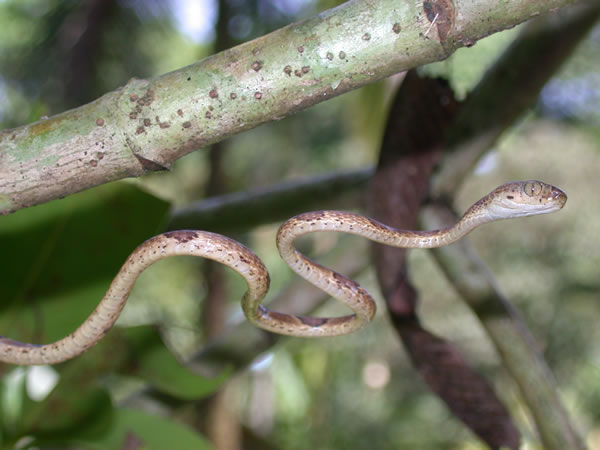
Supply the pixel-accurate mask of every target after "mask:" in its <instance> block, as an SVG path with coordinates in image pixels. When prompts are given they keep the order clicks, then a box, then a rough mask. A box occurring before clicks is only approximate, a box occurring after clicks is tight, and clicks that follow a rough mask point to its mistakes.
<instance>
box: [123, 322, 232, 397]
mask: <svg viewBox="0 0 600 450" xmlns="http://www.w3.org/2000/svg"><path fill="white" fill-rule="evenodd" d="M123 331H124V332H125V335H126V336H127V338H128V340H129V341H130V344H131V345H133V347H134V348H135V350H133V354H132V356H131V360H132V361H135V363H134V364H131V365H130V366H132V367H133V368H130V369H129V371H128V374H130V375H135V376H139V377H141V378H143V379H144V380H146V381H147V382H148V383H150V384H151V385H152V386H154V387H155V388H156V389H158V390H159V391H161V392H163V393H166V394H169V395H171V396H173V397H177V398H179V399H183V400H195V399H199V398H202V397H206V396H207V395H209V394H212V393H213V392H215V391H216V390H217V389H218V388H219V387H220V386H221V385H222V384H223V382H224V381H226V380H227V379H228V378H229V376H230V374H231V370H226V371H224V372H223V373H221V374H220V375H218V376H216V377H213V378H208V377H204V376H202V375H200V374H197V373H194V372H192V371H191V370H190V369H188V368H187V367H185V366H184V365H182V364H181V363H180V362H179V361H178V360H177V359H176V358H175V356H173V354H172V353H171V352H170V351H169V350H168V348H167V347H166V346H165V344H164V343H163V341H162V339H161V337H160V335H159V334H158V333H157V332H156V330H154V329H153V328H151V327H135V328H128V329H126V330H123Z"/></svg>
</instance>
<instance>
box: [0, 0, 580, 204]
mask: <svg viewBox="0 0 600 450" xmlns="http://www.w3.org/2000/svg"><path fill="white" fill-rule="evenodd" d="M570 2H571V0H537V1H534V0H530V1H522V0H506V1H503V2H498V1H496V0H481V1H478V2H467V1H464V0H456V1H454V2H450V1H445V0H444V1H441V0H428V1H425V2H423V3H421V2H414V1H412V0H403V1H399V0H380V1H377V2H367V1H350V2H347V3H345V4H343V5H341V6H339V7H337V8H334V9H331V10H329V11H325V12H323V13H321V14H319V15H318V16H316V17H314V18H311V19H308V20H305V21H303V22H299V23H296V24H292V25H289V26H287V27H285V28H282V29H280V30H278V31H276V32H274V33H271V34H268V35H266V36H263V37H261V38H258V39H256V40H254V41H251V42H248V43H245V44H243V45H240V46H238V47H235V48H232V49H230V50H227V51H224V52H221V53H218V54H216V55H214V56H211V57H209V58H206V59H204V60H203V61H200V62H198V63H196V64H192V65H190V66H188V67H184V68H182V69H180V70H177V71H175V72H171V73H168V74H165V75H162V76H160V77H158V78H155V79H152V80H136V79H133V80H131V81H130V82H128V83H127V84H126V85H125V86H124V87H123V88H121V89H118V90H117V91H114V92H110V93H108V94H106V95H104V96H103V97H101V98H99V99H98V100H96V101H94V102H92V103H90V104H88V105H85V106H82V107H80V108H77V109H74V110H71V111H67V112H65V113H63V114H59V115H57V116H53V117H50V118H48V119H45V120H41V121H39V122H36V123H33V124H30V125H27V126H24V127H20V128H16V129H13V130H5V131H3V132H2V133H0V168H1V169H0V213H3V214H7V213H10V212H13V211H16V210H18V209H21V208H24V207H27V206H31V205H36V204H39V203H42V202H45V201H48V200H52V199H55V198H60V197H64V196H67V195H69V194H71V193H74V192H78V191H81V190H83V189H87V188H90V187H93V186H96V185H99V184H102V183H106V182H109V181H113V180H118V179H121V178H125V177H136V176H140V175H142V174H144V173H145V172H147V171H153V170H159V169H162V168H168V167H169V166H170V165H171V164H172V163H173V162H174V161H175V160H176V159H178V158H180V157H182V156H183V155H185V154H187V153H189V152H191V151H193V150H197V149H199V148H201V147H203V146H206V145H208V144H211V143H214V142H218V141H220V140H222V139H224V138H226V137H228V136H231V135H233V134H236V133H239V132H241V131H244V130H247V129H249V128H252V127H255V126H257V125H259V124H261V123H264V122H267V121H270V120H274V119H279V118H282V117H285V116H286V115H288V114H291V113H293V112H295V111H298V110H300V109H303V108H306V107H308V106H311V105H313V104H316V103H319V102H321V101H323V100H326V99H329V98H331V97H334V96H336V95H340V94H342V93H344V92H347V91H349V90H352V89H356V88H358V87H360V86H363V85H365V84H368V83H371V82H374V81H376V80H379V79H382V78H384V77H387V76H389V75H391V74H393V73H397V72H400V71H403V70H406V69H409V68H411V67H415V66H419V65H422V64H425V63H428V62H432V61H438V60H441V59H444V58H446V57H447V56H448V55H450V54H451V53H452V52H453V51H454V50H455V49H456V48H458V47H461V46H465V45H466V46H470V45H473V43H475V42H476V41H477V40H478V39H480V38H482V37H484V36H487V35H489V34H491V33H493V32H496V31H499V30H503V29H506V28H510V27H513V26H515V25H516V24H518V23H520V22H523V21H524V20H527V19H529V18H530V17H532V16H535V15H538V14H540V13H544V12H549V11H552V10H554V9H556V8H558V7H561V6H563V5H566V4H568V3H570Z"/></svg>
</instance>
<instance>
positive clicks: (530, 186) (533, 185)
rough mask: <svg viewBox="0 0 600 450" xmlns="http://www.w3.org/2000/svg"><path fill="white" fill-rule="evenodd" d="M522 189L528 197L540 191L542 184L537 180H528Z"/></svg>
mask: <svg viewBox="0 0 600 450" xmlns="http://www.w3.org/2000/svg"><path fill="white" fill-rule="evenodd" d="M523 190H524V191H525V194H527V195H528V196H529V197H535V196H537V195H539V194H540V193H541V192H542V184H541V183H540V182H538V181H528V182H527V183H525V186H524V187H523Z"/></svg>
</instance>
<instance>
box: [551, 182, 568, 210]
mask: <svg viewBox="0 0 600 450" xmlns="http://www.w3.org/2000/svg"><path fill="white" fill-rule="evenodd" d="M550 197H551V198H552V200H554V201H555V202H556V203H557V204H558V205H560V207H561V208H562V207H563V206H565V203H567V194H565V193H564V192H563V191H562V190H560V189H559V188H557V187H556V186H552V192H551V193H550Z"/></svg>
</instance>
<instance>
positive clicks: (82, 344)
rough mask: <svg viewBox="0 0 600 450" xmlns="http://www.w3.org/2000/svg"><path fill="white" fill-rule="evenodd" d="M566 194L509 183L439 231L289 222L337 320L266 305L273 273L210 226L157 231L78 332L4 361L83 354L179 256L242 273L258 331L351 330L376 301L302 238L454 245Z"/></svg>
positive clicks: (344, 221) (317, 219)
mask: <svg viewBox="0 0 600 450" xmlns="http://www.w3.org/2000/svg"><path fill="white" fill-rule="evenodd" d="M566 199H567V197H566V195H565V194H564V193H563V192H562V191H561V190H560V189H558V188H556V187H554V186H550V185H547V184H545V183H542V182H539V181H522V182H515V183H507V184H504V185H502V186H500V187H498V188H496V189H495V190H494V191H492V192H491V193H490V194H488V195H486V196H485V197H483V198H482V199H481V200H479V201H477V202H476V203H475V204H474V205H473V206H471V208H469V210H468V211H467V212H466V213H465V215H464V216H463V217H462V219H461V220H460V221H459V222H458V223H457V224H456V225H454V226H453V227H451V228H448V229H444V230H435V231H409V230H398V229H394V228H391V227H388V226H386V225H384V224H382V223H379V222H377V221H375V220H372V219H369V218H368V217H364V216H360V215H358V214H353V213H346V212H341V211H315V212H309V213H305V214H301V215H299V216H296V217H293V218H291V219H289V220H288V221H287V222H285V223H284V224H283V225H282V226H281V228H280V229H279V232H278V233H277V247H278V249H279V253H280V254H281V257H282V258H283V259H284V260H285V262H286V263H287V264H288V265H289V266H290V267H291V268H292V269H293V270H294V271H295V272H296V273H297V274H299V275H300V276H302V277H303V278H305V279H306V280H308V281H309V282H311V283H312V284H314V285H315V286H317V287H318V288H320V289H322V290H323V291H325V292H327V293H328V294H330V295H331V296H333V297H335V298H336V299H338V300H340V301H341V302H342V303H344V304H345V305H346V306H348V308H350V310H351V311H352V312H353V314H352V315H347V316H343V317H334V318H319V317H303V316H295V315H290V314H284V313H280V312H276V311H271V310H269V309H268V308H266V307H264V306H262V305H261V302H262V300H263V299H264V297H265V295H266V293H267V291H268V289H269V283H270V280H269V273H268V272H267V269H266V267H265V266H264V264H263V263H262V261H261V260H260V259H259V258H258V257H257V256H256V255H255V254H254V253H253V252H252V251H251V250H250V249H248V248H246V247H245V246H243V245H242V244H240V243H239V242H236V241H234V240H232V239H229V238H227V237H225V236H221V235H219V234H215V233H209V232H206V231H191V230H182V231H172V232H169V233H164V234H160V235H158V236H155V237H153V238H151V239H149V240H147V241H146V242H144V243H143V244H142V245H140V246H139V247H138V248H137V249H135V250H134V251H133V253H132V254H131V255H130V256H129V257H128V258H127V260H126V261H125V263H124V264H123V266H122V267H121V270H120V271H119V273H118V274H117V275H116V276H115V278H114V280H113V282H112V283H111V285H110V287H109V289H108V291H107V292H106V294H105V295H104V297H103V298H102V300H101V301H100V303H99V304H98V306H97V307H96V309H95V310H94V311H93V312H92V314H91V315H90V316H89V317H88V319H86V321H85V322H84V323H83V324H81V326H80V327H79V328H78V329H77V330H75V331H74V332H73V333H71V334H70V335H68V336H67V337H65V338H63V339H61V340H59V341H57V342H54V343H51V344H46V345H33V344H27V343H23V342H18V341H14V340H12V339H9V338H5V337H2V336H0V361H2V362H7V363H12V364H23V365H34V364H55V363H58V362H61V361H65V360H67V359H70V358H73V357H74V356H77V355H79V354H81V353H82V352H84V351H85V350H87V349H88V348H90V347H91V346H93V345H94V344H95V343H96V342H98V341H99V340H100V339H101V338H102V337H103V336H104V335H105V334H106V333H107V332H108V331H109V330H110V329H111V327H112V326H113V324H114V323H115V321H116V320H117V318H118V316H119V314H120V313H121V310H122V309H123V307H124V306H125V302H126V301H127V297H128V296H129V292H130V291H131V289H132V287H133V285H134V283H135V281H136V279H137V278H138V276H139V275H140V274H141V273H142V272H143V271H144V270H146V268H148V267H149V266H150V265H151V264H153V263H155V262H157V261H159V260H161V259H163V258H167V257H170V256H177V255H192V256H199V257H202V258H208V259H212V260H214V261H218V262H220V263H222V264H225V265H227V266H228V267H230V268H231V269H233V270H235V271H236V272H237V273H239V274H240V275H241V276H242V277H244V279H245V280H246V283H247V285H248V291H247V292H246V294H245V295H244V297H243V299H242V309H243V310H244V313H245V314H246V317H247V318H248V320H249V321H250V322H252V323H253V324H255V325H256V326H258V327H260V328H263V329H266V330H269V331H272V332H275V333H279V334H286V335H292V336H306V337H320V336H337V335H343V334H347V333H351V332H353V331H356V330H358V329H359V328H360V327H362V326H363V325H364V324H365V323H367V322H369V321H371V320H372V319H373V316H374V315H375V302H374V300H373V298H372V297H371V295H370V294H369V293H368V292H367V291H366V290H364V289H363V288H362V287H360V286H359V285H358V284H357V283H356V282H354V281H352V280H350V279H349V278H346V277H345V276H343V275H340V274H339V273H337V272H334V271H332V270H330V269H328V268H326V267H323V266H321V265H320V264H318V263H316V262H314V261H311V260H310V259H308V258H307V257H306V256H304V255H302V254H301V253H300V252H298V251H297V250H296V249H295V248H294V246H293V242H294V239H296V238H297V237H299V236H302V235H304V234H308V233H313V232H317V231H341V232H344V233H351V234H356V235H359V236H363V237H365V238H367V239H370V240H372V241H375V242H379V243H381V244H386V245H391V246H395V247H405V248H433V247H440V246H443V245H448V244H451V243H453V242H455V241H457V240H458V239H460V238H462V237H463V236H464V235H466V234H467V233H469V232H470V231H471V230H473V229H474V228H475V227H477V226H479V225H481V224H483V223H486V222H490V221H493V220H499V219H508V218H514V217H522V216H527V215H532V214H543V213H548V212H552V211H557V210H559V209H561V208H562V207H563V206H564V204H565V202H566Z"/></svg>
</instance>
